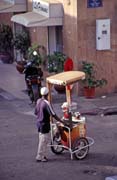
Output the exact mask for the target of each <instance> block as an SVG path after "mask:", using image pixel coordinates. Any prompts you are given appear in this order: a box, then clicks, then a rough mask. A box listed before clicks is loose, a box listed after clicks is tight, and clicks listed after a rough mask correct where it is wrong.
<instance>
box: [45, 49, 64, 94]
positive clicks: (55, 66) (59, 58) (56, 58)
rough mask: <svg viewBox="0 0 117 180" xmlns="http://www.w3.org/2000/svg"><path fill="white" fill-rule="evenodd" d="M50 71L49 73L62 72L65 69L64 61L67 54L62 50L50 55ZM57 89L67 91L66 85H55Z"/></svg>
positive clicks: (60, 91) (62, 91)
mask: <svg viewBox="0 0 117 180" xmlns="http://www.w3.org/2000/svg"><path fill="white" fill-rule="evenodd" d="M47 59H48V67H47V69H48V71H49V73H60V72H63V71H64V62H65V60H66V55H64V54H63V53H61V52H54V53H53V54H51V55H48V57H47ZM54 88H55V90H56V91H57V92H58V93H64V92H65V86H62V85H54Z"/></svg>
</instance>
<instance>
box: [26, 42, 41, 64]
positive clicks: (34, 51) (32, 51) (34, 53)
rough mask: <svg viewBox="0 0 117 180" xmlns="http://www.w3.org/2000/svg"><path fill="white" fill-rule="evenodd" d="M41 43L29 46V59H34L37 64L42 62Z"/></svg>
mask: <svg viewBox="0 0 117 180" xmlns="http://www.w3.org/2000/svg"><path fill="white" fill-rule="evenodd" d="M41 47H42V46H41V45H38V44H32V46H30V47H29V48H28V61H33V62H34V64H35V65H37V66H39V65H41V64H42V57H41V54H40V52H39V49H40V48H41Z"/></svg>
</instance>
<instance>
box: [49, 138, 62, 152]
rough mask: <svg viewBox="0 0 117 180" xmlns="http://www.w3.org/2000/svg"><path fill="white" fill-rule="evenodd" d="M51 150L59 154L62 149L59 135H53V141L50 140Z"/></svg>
mask: <svg viewBox="0 0 117 180" xmlns="http://www.w3.org/2000/svg"><path fill="white" fill-rule="evenodd" d="M51 145H52V146H51V150H52V152H53V153H54V154H61V153H62V152H63V151H64V148H63V147H62V144H61V138H60V136H58V137H57V136H54V137H53V142H51Z"/></svg>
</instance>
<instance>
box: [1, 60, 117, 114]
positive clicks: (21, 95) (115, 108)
mask: <svg viewBox="0 0 117 180" xmlns="http://www.w3.org/2000/svg"><path fill="white" fill-rule="evenodd" d="M25 90H26V84H25V80H24V74H20V73H19V72H18V71H17V70H16V67H15V63H14V64H0V95H1V96H3V97H4V98H6V99H8V100H11V99H14V98H18V99H22V100H28V99H29V97H28V95H27V94H26V93H25ZM54 93H55V94H54V99H55V100H54V102H55V104H57V103H58V105H61V103H62V102H64V100H65V95H63V94H57V93H56V92H54ZM62 100H63V101H62ZM73 101H77V103H78V109H79V111H80V112H81V113H83V114H89V115H97V114H101V115H103V113H104V114H106V113H108V112H110V113H111V112H112V113H115V114H117V94H116V93H113V94H109V95H107V96H105V95H104V96H102V97H97V98H93V99H86V98H85V97H83V96H82V97H81V96H78V97H76V96H74V95H73Z"/></svg>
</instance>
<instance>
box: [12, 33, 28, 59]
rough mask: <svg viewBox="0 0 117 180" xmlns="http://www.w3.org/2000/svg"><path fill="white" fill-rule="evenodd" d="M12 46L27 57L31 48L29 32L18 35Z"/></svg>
mask: <svg viewBox="0 0 117 180" xmlns="http://www.w3.org/2000/svg"><path fill="white" fill-rule="evenodd" d="M12 44H13V45H14V47H15V49H16V50H20V52H21V53H22V54H23V56H24V57H25V56H27V51H28V48H29V46H30V36H29V32H28V31H23V32H19V33H16V35H15V36H14V38H13V41H12Z"/></svg>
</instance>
